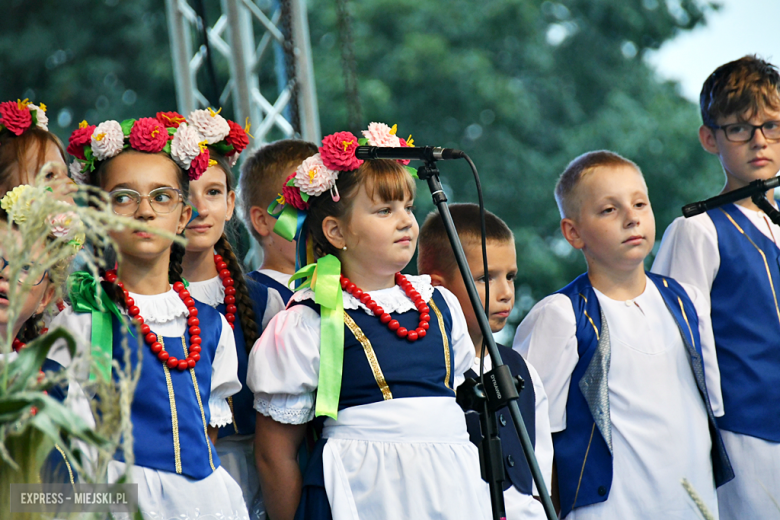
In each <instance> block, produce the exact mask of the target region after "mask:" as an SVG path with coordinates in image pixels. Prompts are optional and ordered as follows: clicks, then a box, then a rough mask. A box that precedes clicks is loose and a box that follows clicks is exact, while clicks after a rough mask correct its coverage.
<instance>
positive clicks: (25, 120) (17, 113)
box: [0, 101, 32, 135]
mask: <svg viewBox="0 0 780 520" xmlns="http://www.w3.org/2000/svg"><path fill="white" fill-rule="evenodd" d="M0 125H3V126H4V127H6V128H7V129H8V131H9V132H11V133H12V134H14V135H22V132H24V131H25V130H27V129H28V128H30V126H31V125H32V115H31V114H30V111H29V110H28V109H27V103H25V102H24V101H5V102H3V103H0Z"/></svg>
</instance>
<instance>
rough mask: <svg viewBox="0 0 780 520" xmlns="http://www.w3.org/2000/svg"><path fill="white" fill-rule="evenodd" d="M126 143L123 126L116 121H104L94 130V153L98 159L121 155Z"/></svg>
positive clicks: (102, 159)
mask: <svg viewBox="0 0 780 520" xmlns="http://www.w3.org/2000/svg"><path fill="white" fill-rule="evenodd" d="M124 144H125V135H124V134H123V133H122V126H121V125H120V124H119V123H117V122H116V121H103V122H102V123H100V124H99V125H97V126H96V127H95V131H94V132H92V154H93V155H94V156H95V159H97V160H98V161H105V160H106V159H110V158H112V157H115V156H116V155H119V152H121V151H122V147H123V146H124Z"/></svg>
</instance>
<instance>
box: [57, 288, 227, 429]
mask: <svg viewBox="0 0 780 520" xmlns="http://www.w3.org/2000/svg"><path fill="white" fill-rule="evenodd" d="M130 296H131V297H132V298H133V299H134V300H135V304H136V306H137V307H138V308H139V309H140V311H141V316H143V317H144V322H145V323H147V324H148V325H149V326H150V327H151V328H152V330H153V331H154V332H155V333H156V334H159V335H161V336H167V337H176V336H181V335H183V334H184V333H185V331H186V330H187V315H188V311H187V306H186V305H184V302H182V301H181V298H179V295H178V294H177V293H176V291H174V290H173V289H171V290H170V291H168V292H165V293H162V294H155V295H147V294H135V293H130ZM122 313H123V314H126V312H125V311H122ZM219 316H220V319H221V320H222V332H221V333H220V337H219V344H218V345H217V350H216V353H215V354H214V360H213V362H212V364H211V393H210V396H209V410H210V411H211V420H210V421H209V424H210V425H211V426H213V427H221V426H225V425H227V424H230V423H231V422H232V421H233V415H232V413H231V412H230V406H229V405H228V403H227V398H228V397H230V396H231V395H233V394H235V393H237V392H238V391H239V390H241V383H240V382H239V380H238V357H237V356H236V342H235V339H234V338H233V329H231V328H230V325H229V324H228V322H227V320H226V319H225V317H224V316H223V315H221V314H220V315H219ZM57 327H64V328H65V329H68V330H69V331H70V332H71V333H72V334H73V335H74V337H75V338H76V345H77V352H78V353H81V354H82V355H81V356H77V357H81V358H82V359H84V360H85V363H83V364H82V365H80V366H78V367H75V373H76V376H77V378H80V379H86V378H87V377H88V376H89V366H88V364H87V363H86V361H88V357H87V356H88V355H89V351H90V343H91V338H92V314H91V313H89V312H85V313H77V312H74V311H73V308H72V307H66V308H65V310H63V311H62V312H61V313H60V314H58V315H57V317H55V318H54V320H53V321H52V324H51V328H57ZM49 358H51V359H53V360H55V361H57V362H59V363H60V364H61V365H62V366H65V367H67V366H69V365H70V363H71V358H70V355H69V353H68V351H67V349H66V348H65V342H64V341H59V342H57V343H55V344H54V346H53V347H52V350H51V352H50V354H49Z"/></svg>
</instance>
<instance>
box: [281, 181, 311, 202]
mask: <svg viewBox="0 0 780 520" xmlns="http://www.w3.org/2000/svg"><path fill="white" fill-rule="evenodd" d="M293 177H295V172H293V173H291V174H290V176H289V177H287V178H286V179H285V180H284V184H282V197H284V203H285V204H289V205H290V206H292V207H293V208H295V209H301V210H307V209H309V203H308V202H305V201H304V200H303V199H302V198H301V190H300V189H299V188H298V187H296V186H288V185H287V183H288V182H289V181H290V179H292V178H293Z"/></svg>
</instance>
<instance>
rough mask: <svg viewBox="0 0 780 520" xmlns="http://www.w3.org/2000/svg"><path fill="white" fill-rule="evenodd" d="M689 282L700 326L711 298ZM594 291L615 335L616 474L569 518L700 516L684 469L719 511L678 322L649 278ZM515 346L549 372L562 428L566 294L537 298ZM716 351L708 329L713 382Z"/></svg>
mask: <svg viewBox="0 0 780 520" xmlns="http://www.w3.org/2000/svg"><path fill="white" fill-rule="evenodd" d="M685 289H686V291H687V292H688V294H689V295H690V297H691V299H692V300H693V302H694V305H695V306H696V309H697V314H698V315H699V320H700V321H699V323H700V333H701V329H702V328H706V327H710V322H709V306H707V305H702V303H703V302H704V301H705V300H704V298H703V297H702V295H701V293H700V292H699V291H697V290H696V289H695V288H693V287H690V286H687V287H685ZM596 295H597V297H598V299H599V303H600V305H601V308H602V310H603V311H604V315H605V317H606V321H607V324H608V326H609V331H610V340H611V364H610V369H609V376H608V389H609V399H610V419H611V422H612V443H613V453H614V458H613V481H612V487H611V490H610V494H609V498H608V500H607V501H606V502H601V503H598V504H593V505H590V506H585V507H582V508H576V509H575V510H574V511H572V513H571V514H570V515H568V516H567V518H569V519H570V520H572V519H576V520H590V519H597V518H632V519H648V520H650V519H653V520H656V519H658V518H669V519H683V518H685V519H694V518H696V519H698V518H699V516H698V513H697V512H696V511H695V508H694V507H693V504H692V502H691V501H690V498H689V497H688V495H687V493H686V492H685V490H684V489H683V488H682V486H681V485H680V480H681V479H682V478H687V479H688V480H689V481H690V482H691V483H692V484H693V486H694V488H695V489H696V490H697V491H698V492H699V494H700V496H701V497H702V499H703V500H704V502H705V504H706V505H707V507H708V508H709V509H710V511H712V512H715V513H716V512H717V500H716V495H715V487H714V481H713V471H712V464H711V460H710V448H711V440H710V436H709V428H708V422H707V414H706V409H705V407H704V402H703V401H702V399H701V397H700V394H699V391H698V389H697V387H696V382H695V379H694V376H693V372H692V370H691V365H690V361H689V359H688V355H687V353H686V351H685V347H684V344H683V341H682V338H681V336H680V331H679V328H678V326H677V323H676V322H675V321H674V318H673V317H672V315H671V313H670V312H669V310H668V309H667V307H666V304H665V303H664V301H663V299H662V297H661V294H660V293H659V292H658V289H657V288H656V287H655V285H654V284H653V283H652V281H650V279H649V278H648V279H647V285H646V288H645V291H644V292H643V293H642V294H641V295H640V296H638V297H637V298H635V299H633V300H629V301H627V302H626V301H616V300H612V299H610V298H608V297H607V296H605V295H603V294H601V293H600V292H599V291H596ZM709 337H710V338H711V333H710V335H709ZM513 346H514V348H515V349H516V350H518V351H519V352H520V353H521V354H523V355H524V356H526V358H527V359H528V360H529V361H531V363H533V364H534V366H535V367H536V369H537V371H538V372H539V374H540V376H541V378H542V381H543V382H544V386H545V390H546V391H547V395H548V398H549V400H550V427H551V430H552V431H553V432H556V431H562V430H564V429H565V428H566V401H567V398H568V392H569V385H570V384H571V374H572V372H573V370H574V367H575V365H576V364H577V361H578V359H579V357H578V354H577V339H576V316H575V315H574V310H573V308H572V305H571V301H570V300H569V298H568V297H567V296H564V295H562V294H554V295H551V296H548V297H547V298H545V299H544V300H542V301H541V302H539V303H538V304H537V305H536V306H535V307H534V308H533V309H532V310H531V312H530V313H529V315H528V316H527V317H526V319H525V320H524V321H523V323H521V325H520V327H518V330H517V333H516V335H515V341H514V345H513ZM714 356H715V355H714V345H713V344H712V342H711V339H710V342H709V343H708V344H704V339H702V357H703V359H704V364H705V372H707V383H708V384H709V383H710V380H711V378H712V376H713V374H710V373H708V371H710V370H711V367H716V365H715V359H714ZM712 370H713V371H715V372H717V371H716V370H715V368H712ZM575 384H576V383H575ZM719 388H720V386H719V384H718V387H717V391H715V392H713V391H712V389H711V390H710V394H711V399H713V397H715V398H716V399H713V401H715V400H716V401H717V403H718V406H720V403H721V399H720V392H719ZM714 405H715V402H713V406H714Z"/></svg>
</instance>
